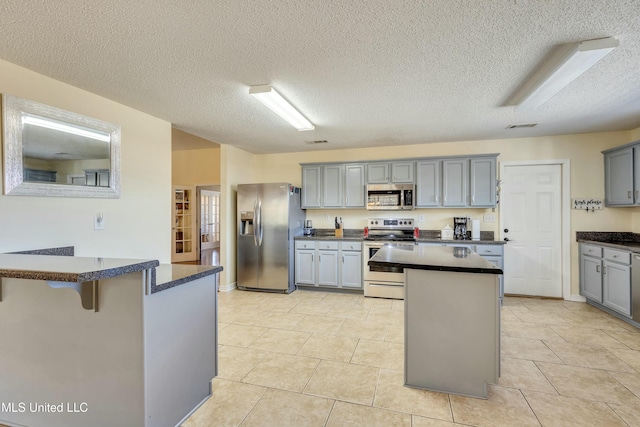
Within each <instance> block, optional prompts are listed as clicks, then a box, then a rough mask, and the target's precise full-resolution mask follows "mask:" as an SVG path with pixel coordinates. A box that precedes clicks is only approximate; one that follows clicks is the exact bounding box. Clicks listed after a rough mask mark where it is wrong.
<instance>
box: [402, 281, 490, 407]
mask: <svg viewBox="0 0 640 427" xmlns="http://www.w3.org/2000/svg"><path fill="white" fill-rule="evenodd" d="M405 279H406V289H405V291H406V296H405V300H404V303H405V385H406V386H408V387H415V388H421V389H428V390H433V391H441V392H446V393H454V394H460V395H464V396H471V397H479V398H484V399H486V398H487V392H488V390H487V389H488V387H487V385H488V384H497V382H498V377H499V376H500V302H499V296H500V295H499V280H498V275H496V274H478V273H461V272H453V271H436V270H416V269H405Z"/></svg>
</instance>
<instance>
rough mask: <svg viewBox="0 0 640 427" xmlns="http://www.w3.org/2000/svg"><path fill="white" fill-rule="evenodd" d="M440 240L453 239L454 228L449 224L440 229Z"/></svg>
mask: <svg viewBox="0 0 640 427" xmlns="http://www.w3.org/2000/svg"><path fill="white" fill-rule="evenodd" d="M440 240H453V228H451V226H450V225H449V224H447V225H445V226H444V227H442V230H440Z"/></svg>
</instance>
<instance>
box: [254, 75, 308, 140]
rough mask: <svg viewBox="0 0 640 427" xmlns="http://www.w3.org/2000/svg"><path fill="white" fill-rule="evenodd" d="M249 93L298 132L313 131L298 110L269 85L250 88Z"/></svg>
mask: <svg viewBox="0 0 640 427" xmlns="http://www.w3.org/2000/svg"><path fill="white" fill-rule="evenodd" d="M249 93H250V94H251V95H253V96H255V97H256V98H257V99H258V101H260V102H262V103H263V104H264V105H266V106H267V107H269V109H270V110H271V111H273V112H274V113H276V114H277V115H279V116H280V117H282V118H283V119H285V120H286V121H287V122H289V124H290V125H291V126H293V127H294V128H296V129H298V130H299V131H304V130H313V129H315V127H314V126H313V124H311V122H310V121H309V120H307V119H306V118H305V117H304V116H303V115H302V114H300V112H298V110H296V109H295V108H294V107H293V106H292V105H291V104H289V103H288V102H287V101H286V100H285V99H284V98H283V97H282V96H280V94H279V93H278V92H276V91H275V89H273V88H272V87H271V86H270V85H262V86H251V87H250V88H249Z"/></svg>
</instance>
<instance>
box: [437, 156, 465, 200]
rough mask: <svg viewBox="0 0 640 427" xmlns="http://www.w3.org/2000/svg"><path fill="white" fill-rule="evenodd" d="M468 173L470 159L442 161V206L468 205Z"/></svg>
mask: <svg viewBox="0 0 640 427" xmlns="http://www.w3.org/2000/svg"><path fill="white" fill-rule="evenodd" d="M468 171H469V159H447V160H443V161H442V206H447V207H460V206H467V205H468V201H467V199H468V197H467V195H468V187H467V179H468V178H467V176H468V173H469V172H468Z"/></svg>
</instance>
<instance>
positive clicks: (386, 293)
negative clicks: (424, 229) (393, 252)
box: [362, 218, 416, 299]
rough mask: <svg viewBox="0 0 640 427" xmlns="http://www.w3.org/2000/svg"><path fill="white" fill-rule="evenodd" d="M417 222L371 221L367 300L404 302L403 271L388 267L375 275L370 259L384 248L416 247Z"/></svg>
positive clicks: (367, 239) (365, 276)
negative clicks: (375, 298) (371, 298)
mask: <svg viewBox="0 0 640 427" xmlns="http://www.w3.org/2000/svg"><path fill="white" fill-rule="evenodd" d="M413 224H414V220H413V219H407V218H369V219H368V220H367V225H368V227H367V229H368V234H367V235H365V238H364V256H363V257H362V259H363V261H364V265H363V269H362V271H363V272H364V274H363V279H364V280H363V282H364V296H365V297H378V298H394V299H404V270H403V269H402V268H394V267H389V268H385V269H384V270H380V269H376V270H375V271H372V270H371V268H370V267H369V265H368V262H369V259H370V258H371V257H372V256H373V255H374V254H375V253H376V252H377V251H378V250H379V249H380V248H382V247H383V246H384V245H386V244H388V245H394V246H398V247H403V246H406V247H409V246H413V245H415V244H416V243H415V237H414V234H413V233H414V225H413Z"/></svg>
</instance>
